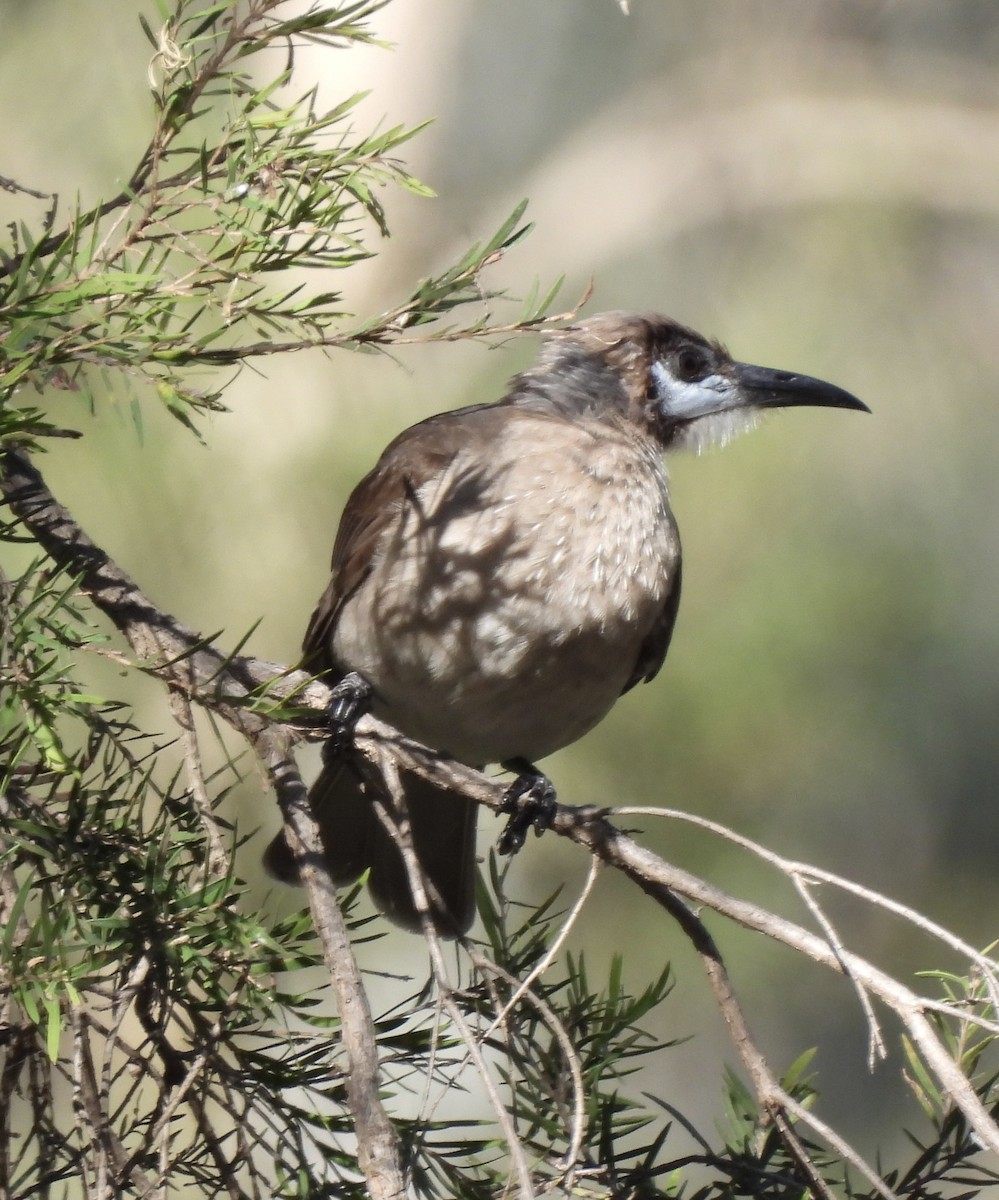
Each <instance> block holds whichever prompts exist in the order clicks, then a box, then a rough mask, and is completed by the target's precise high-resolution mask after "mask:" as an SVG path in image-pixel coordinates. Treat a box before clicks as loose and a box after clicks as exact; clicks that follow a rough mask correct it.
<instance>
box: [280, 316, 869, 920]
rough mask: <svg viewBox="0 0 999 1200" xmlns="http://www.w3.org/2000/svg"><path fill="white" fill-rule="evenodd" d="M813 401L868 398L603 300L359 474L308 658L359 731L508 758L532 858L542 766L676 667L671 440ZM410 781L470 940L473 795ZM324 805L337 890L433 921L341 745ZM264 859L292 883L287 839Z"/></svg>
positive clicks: (416, 842) (702, 439) (696, 442)
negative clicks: (359, 720)
mask: <svg viewBox="0 0 999 1200" xmlns="http://www.w3.org/2000/svg"><path fill="white" fill-rule="evenodd" d="M806 405H811V406H819V407H828V408H842V409H854V410H859V411H864V412H869V411H870V410H869V409H868V408H867V406H866V405H865V404H864V403H862V402H861V401H860V400H858V399H857V398H856V397H855V396H854V395H852V394H851V393H850V392H847V391H845V390H843V389H842V388H840V387H837V386H835V385H834V384H831V383H826V382H824V381H822V380H820V379H816V378H813V377H811V376H809V375H802V374H798V373H795V372H791V371H784V370H775V369H772V368H767V367H759V366H753V365H751V364H749V363H744V362H739V361H736V360H735V359H733V358H732V357H731V355H730V354H729V353H728V351H727V350H726V349H725V348H724V347H723V346H722V345H721V343H719V342H718V341H714V340H711V339H709V338H706V337H704V336H703V335H701V334H699V333H697V332H695V331H694V330H692V329H689V328H687V327H685V326H683V325H682V324H680V323H678V322H677V321H674V320H672V319H670V318H668V317H663V316H659V315H656V314H646V313H637V312H605V313H600V314H598V315H595V316H591V317H588V318H585V319H582V320H577V321H574V322H573V323H571V324H568V325H563V326H561V327H557V328H555V329H553V330H551V331H549V332H548V333H547V335H546V336H545V337H544V339H543V341H542V344H541V348H540V351H539V353H538V357H537V360H536V362H535V363H534V365H533V366H531V367H530V368H528V369H527V370H525V371H524V372H522V373H521V374H519V375H516V376H515V377H514V378H513V379H512V380H511V382H510V385H509V390H508V391H507V392H506V394H505V395H504V396H503V397H502V398H501V399H500V400H498V401H496V402H494V403H486V404H474V405H472V406H470V407H466V408H459V409H457V410H454V411H449V412H442V413H438V414H437V415H435V416H431V417H430V418H428V419H427V420H423V421H420V422H419V423H418V424H415V425H413V426H411V427H410V428H408V429H405V430H404V431H403V432H402V433H400V434H399V435H398V436H397V437H396V438H395V439H394V441H392V442H391V443H390V444H389V445H388V447H387V448H386V449H385V451H384V452H383V454H382V455H381V457H380V459H379V460H378V462H377V464H376V465H375V467H374V468H373V470H371V471H370V473H369V474H368V475H366V476H365V477H364V478H363V479H362V480H361V482H360V483H359V484H358V485H357V487H356V488H355V490H354V491H353V493H352V494H351V496H350V498H349V500H348V501H347V504H346V507H345V509H344V511H343V515H342V518H341V521H340V525H339V529H338V532H337V535H336V540H335V543H334V547H333V558H332V572H331V577H330V582H329V586H328V587H327V588H326V590H325V592H324V593H323V595H322V597H321V598H320V600H319V603H318V605H317V607H316V609H315V612H314V613H313V615H312V619H311V621H310V622H309V625H308V629H307V632H306V635H305V641H304V658H303V664H304V665H305V666H306V667H307V669H309V670H311V671H313V672H315V673H317V674H321V675H322V676H323V677H324V678H325V679H326V680H327V681H329V682H330V683H332V684H334V685H335V687H334V696H335V697H336V700H335V705H337V706H339V707H338V708H337V711H338V712H339V713H340V715H341V716H345V718H347V723H348V725H349V722H350V720H351V719H353V717H356V715H357V713H359V712H361V711H366V710H369V709H370V711H372V712H373V713H374V714H375V715H376V716H378V717H380V718H381V719H383V720H384V721H386V722H388V723H389V724H390V725H392V726H393V727H395V728H396V729H397V730H399V731H400V732H401V733H402V734H404V735H405V736H407V737H409V738H411V739H413V740H415V741H417V742H420V743H422V744H423V745H425V746H427V747H430V748H431V749H433V750H436V751H439V752H440V753H442V754H443V755H447V756H449V757H451V758H453V759H456V760H458V761H460V762H462V763H465V764H468V765H471V766H476V767H484V766H485V765H486V764H493V763H498V764H502V765H503V766H505V767H506V768H508V769H510V770H512V771H514V772H515V773H516V774H517V779H516V780H515V781H514V783H513V784H512V785H511V786H510V789H509V790H508V792H507V804H506V805H505V807H507V809H508V811H509V812H510V813H511V816H510V821H509V823H508V825H507V828H506V830H505V831H504V834H503V836H502V837H501V839H500V843H499V849H500V850H501V851H505V852H513V851H516V850H518V849H519V848H520V845H521V844H522V842H523V840H524V836H525V833H526V832H527V830H528V829H529V828H530V827H531V825H532V824H533V825H535V827H536V829H537V831H538V832H539V833H540V832H541V829H542V828H543V827H544V826H545V824H546V823H547V822H548V820H549V819H550V817H551V813H552V810H553V807H554V798H555V793H554V789H553V787H552V785H551V783H550V781H549V780H548V779H547V777H546V776H545V775H544V774H543V773H542V772H541V771H540V770H539V769H538V768H537V766H536V765H535V764H536V762H537V760H539V759H543V758H544V757H546V756H547V755H549V754H551V753H553V752H554V751H555V750H558V749H561V748H562V747H564V746H568V745H570V744H571V743H573V742H575V741H577V740H578V739H579V738H581V737H582V736H583V735H584V734H586V733H587V732H588V731H589V730H591V729H592V728H593V727H594V726H595V725H596V724H598V722H600V721H601V720H602V719H603V718H604V717H605V716H606V715H607V713H608V712H609V711H610V709H611V708H612V707H613V705H614V704H615V702H616V701H617V699H618V697H619V696H621V695H622V694H623V693H625V692H627V691H629V689H631V688H632V687H634V686H635V685H636V684H638V683H640V682H648V681H650V680H652V679H653V678H654V677H655V676H656V675H657V674H658V673H659V670H660V668H661V667H662V665H663V662H664V660H665V658H666V653H667V650H668V649H669V645H670V639H671V637H672V634H673V628H674V624H675V621H676V616H677V609H678V606H679V601H680V585H681V549H680V536H679V532H678V530H677V524H676V520H675V519H674V516H673V513H672V510H671V508H670V492H669V482H668V476H667V472H666V468H665V464H664V456H665V454H666V453H667V452H670V451H673V450H677V449H681V448H684V447H686V448H693V449H695V450H700V449H703V448H704V447H706V446H707V445H710V444H715V443H721V444H724V443H725V442H727V441H728V440H729V439H730V438H731V437H732V436H734V435H735V434H736V433H738V432H739V431H740V430H742V429H744V428H748V427H751V426H752V425H753V424H754V423H755V422H756V421H757V420H758V419H759V417H760V416H761V414H764V413H765V412H766V411H767V410H769V409H776V408H786V407H792V406H806ZM348 714H350V716H348ZM334 740H336V739H334ZM348 740H349V738H348ZM403 783H404V791H405V797H406V805H407V810H408V813H409V817H410V822H411V829H412V838H413V848H414V850H415V853H416V856H417V859H418V860H419V863H420V866H421V868H422V872H423V875H424V878H425V879H426V881H427V883H428V885H429V886H428V887H427V889H426V890H427V894H428V897H429V911H428V912H427V913H426V916H427V918H428V919H429V920H430V921H431V923H432V925H433V926H434V927H435V928H436V930H437V931H438V933H441V934H443V935H444V936H448V937H460V936H461V935H462V934H464V933H465V932H467V930H468V929H469V928H470V926H471V924H472V922H473V920H474V917H475V912H476V909H475V892H474V887H475V867H476V858H475V853H476V813H477V806H476V805H475V804H474V803H473V802H472V801H470V800H468V799H467V798H466V797H464V796H462V795H461V794H459V793H455V792H450V791H445V790H442V789H440V788H436V787H434V786H433V785H431V784H430V783H428V782H426V781H424V780H423V779H421V778H419V777H417V776H415V775H405V776H404V778H403ZM310 802H311V806H312V809H313V812H314V815H315V817H316V820H317V823H318V825H319V830H320V833H321V837H322V844H323V850H324V855H325V857H326V860H327V864H328V866H329V868H330V873H331V876H332V879H333V881H334V883H335V884H337V885H338V886H340V885H345V884H347V883H351V882H353V881H355V880H357V879H358V878H359V877H360V876H361V875H362V874H363V873H364V872H365V871H368V873H369V875H368V884H369V888H370V891H371V893H372V896H373V899H374V901H375V904H376V906H377V907H378V908H379V909H380V910H381V911H382V912H384V913H385V914H386V915H387V916H388V917H389V918H390V919H391V920H392V921H394V922H395V923H396V924H398V925H401V926H402V927H403V928H406V929H409V930H413V931H419V930H420V929H421V928H423V920H424V918H423V917H422V916H421V913H420V911H419V909H418V906H417V905H416V902H415V901H414V899H413V896H412V894H411V889H410V883H409V876H408V874H407V872H406V869H405V865H404V863H403V860H402V857H401V852H400V851H399V849H398V847H397V845H396V843H395V841H394V840H393V839H392V837H391V836H390V834H389V833H387V832H386V831H385V829H384V828H383V826H382V825H381V824H380V822H379V821H378V819H377V817H376V815H375V811H374V808H373V806H372V803H371V799H370V796H369V795H367V794H365V789H364V787H363V786H362V784H361V783H360V780H359V777H358V774H357V773H356V771H355V770H352V769H351V765H350V755H349V753H346V754H345V753H344V752H343V745H342V739H340V744H338V746H337V748H336V750H335V752H332V753H329V754H327V755H326V757H325V762H324V766H323V768H322V770H321V773H320V775H319V778H318V780H317V781H316V783H315V784H314V785H313V787H312V789H311V791H310ZM265 866H266V868H267V870H268V871H269V872H270V874H271V875H272V876H273V877H275V878H277V879H279V880H284V881H287V882H297V881H298V879H299V874H300V864H299V863H298V861H297V860H296V858H295V855H294V854H293V852H292V851H291V849H290V847H289V845H288V843H287V841H286V840H285V837H284V834H283V833H281V834H278V835H277V837H276V838H275V839H274V840H273V841H272V842H271V844H270V846H269V847H268V850H267V852H266V854H265Z"/></svg>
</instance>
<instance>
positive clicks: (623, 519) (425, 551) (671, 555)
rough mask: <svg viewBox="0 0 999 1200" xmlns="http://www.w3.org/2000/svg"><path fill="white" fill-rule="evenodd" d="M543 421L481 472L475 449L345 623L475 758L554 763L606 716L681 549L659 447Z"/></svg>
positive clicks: (417, 510) (418, 707) (382, 672)
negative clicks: (555, 755) (552, 757)
mask: <svg viewBox="0 0 999 1200" xmlns="http://www.w3.org/2000/svg"><path fill="white" fill-rule="evenodd" d="M531 426H532V423H531V422H529V421H528V422H519V423H517V431H515V433H514V434H513V435H512V436H511V439H510V441H508V442H507V443H506V444H505V445H504V446H502V447H498V448H497V454H496V456H495V457H494V458H493V459H491V460H490V461H489V462H488V463H487V464H486V465H484V466H481V465H480V469H479V470H478V472H477V477H476V478H475V480H474V484H473V482H472V479H471V477H472V475H474V474H476V472H473V471H471V469H470V466H469V464H468V463H466V462H463V461H462V458H461V455H458V456H456V458H455V461H454V462H453V463H452V464H451V466H450V467H449V469H448V470H447V471H446V472H444V473H442V475H441V476H439V477H438V478H436V479H434V480H433V481H432V482H431V483H430V484H428V485H427V486H426V487H425V488H423V489H422V490H421V491H420V492H419V494H418V495H417V496H416V497H415V499H414V501H413V503H411V504H410V506H409V508H408V510H407V511H406V512H405V513H404V514H403V519H402V520H401V521H400V522H399V523H398V524H397V525H396V527H395V530H394V532H393V533H392V535H391V539H390V540H387V541H386V543H385V544H384V545H383V546H381V547H380V549H379V553H378V555H377V556H376V562H375V565H374V567H373V569H372V572H371V574H370V576H369V578H368V579H367V580H366V582H365V584H364V586H363V587H361V588H360V589H358V592H357V593H356V595H355V596H353V597H352V598H351V600H350V601H349V602H348V603H347V604H346V605H345V607H344V611H343V615H342V617H341V620H340V624H339V627H338V630H337V634H336V643H335V644H336V652H337V657H338V659H339V660H340V661H342V662H343V663H345V664H346V665H349V666H350V667H352V668H353V669H355V670H359V671H360V672H361V673H362V674H364V675H365V676H366V677H367V678H368V679H369V680H370V681H371V683H372V685H373V686H374V688H375V691H376V693H377V695H378V696H379V697H380V698H381V707H382V711H383V712H384V715H385V716H386V718H387V719H388V720H389V721H391V722H392V723H394V724H395V725H397V726H398V727H399V728H400V729H402V730H403V731H404V732H405V733H407V734H409V735H410V736H412V737H414V738H417V739H418V740H420V741H423V742H425V743H427V744H429V745H432V746H435V747H437V748H439V749H442V750H446V751H448V752H449V753H452V754H454V755H455V756H457V757H459V758H463V759H465V760H466V761H469V762H479V763H481V762H496V761H502V760H503V759H506V758H510V757H515V756H524V757H527V758H540V757H543V756H544V755H545V754H548V753H551V752H552V751H553V750H555V749H557V748H559V747H560V746H563V745H567V744H568V743H570V742H572V741H574V740H575V739H576V738H578V737H580V736H581V735H582V734H583V733H585V732H586V731H587V730H588V729H590V728H592V726H593V725H595V724H596V723H597V722H598V721H599V720H600V719H601V718H602V717H603V716H604V715H605V714H606V713H607V711H608V710H609V709H610V708H611V706H612V705H613V703H614V701H615V700H616V699H617V697H618V696H619V695H620V693H621V691H622V689H623V688H624V686H625V685H626V683H627V681H628V680H629V678H630V676H631V674H632V672H633V670H634V668H635V664H636V662H637V659H638V655H639V652H640V649H641V646H642V643H643V641H644V639H645V638H646V636H647V635H648V632H649V630H650V628H651V627H652V626H653V624H654V623H655V621H656V620H657V618H658V616H659V614H660V613H661V612H662V609H663V606H664V604H665V602H666V598H667V596H668V593H669V590H670V588H671V586H672V580H673V576H674V573H675V570H676V566H677V563H678V561H679V543H678V539H677V534H676V528H675V525H674V522H673V518H672V515H671V513H670V510H669V502H668V494H667V486H666V477H665V473H664V470H663V467H662V464H661V462H660V460H659V458H658V456H657V455H656V453H655V452H654V450H653V448H652V447H650V446H649V445H647V443H646V442H645V441H644V440H639V439H637V438H636V437H635V436H634V435H633V434H628V433H627V432H621V433H618V432H617V431H611V435H610V436H608V434H607V433H606V432H605V431H604V430H602V429H601V430H598V431H597V432H598V433H600V435H601V437H600V439H599V441H598V440H597V439H595V437H594V434H593V431H591V430H586V429H583V430H580V429H578V428H576V427H575V426H571V425H570V426H567V427H566V429H565V430H563V429H562V427H558V428H557V429H556V432H559V433H561V434H563V436H561V437H560V438H558V439H556V438H554V437H553V436H551V433H550V430H543V431H542V432H545V433H548V434H549V436H548V438H547V439H545V438H544V437H539V436H538V431H537V430H533V429H532V427H531ZM532 433H533V434H534V436H531V435H532Z"/></svg>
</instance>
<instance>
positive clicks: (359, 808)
mask: <svg viewBox="0 0 999 1200" xmlns="http://www.w3.org/2000/svg"><path fill="white" fill-rule="evenodd" d="M400 778H401V780H402V784H403V787H404V789H405V793H406V807H407V809H408V812H409V821H410V826H411V828H412V835H413V848H414V850H415V851H416V857H417V858H418V859H419V861H420V865H421V867H422V868H423V874H424V877H425V881H426V891H427V893H428V903H429V906H430V916H431V919H432V920H433V922H434V925H435V926H436V928H437V931H438V933H440V934H441V935H442V936H444V937H457V936H459V935H460V934H462V933H464V932H465V931H466V930H467V929H468V928H469V926H470V925H471V924H472V921H473V920H474V919H475V826H476V814H477V807H478V806H477V805H475V804H474V803H472V802H471V801H470V800H468V799H466V798H465V797H464V796H462V795H459V794H458V793H456V792H449V791H445V790H443V789H441V788H438V787H435V786H434V785H432V784H430V783H428V782H427V781H426V780H425V779H421V778H419V777H418V776H416V775H409V774H406V773H404V772H400ZM309 802H310V804H311V805H312V812H313V815H314V816H315V818H316V822H317V823H318V825H319V832H320V835H321V837H322V842H323V849H324V852H325V857H326V863H327V866H328V868H329V871H330V875H331V877H332V880H333V882H334V884H336V885H337V886H338V887H341V886H343V885H345V884H349V883H353V882H354V881H355V880H356V879H358V878H359V877H360V876H361V875H362V874H363V873H364V871H365V870H370V874H369V877H368V884H369V887H370V889H371V895H372V897H373V898H374V901H375V904H376V905H377V906H378V908H379V909H381V911H382V912H384V913H385V915H386V916H387V917H389V918H390V919H391V920H392V921H394V922H395V923H396V924H397V925H401V926H402V927H403V928H404V929H409V930H411V931H412V932H414V933H419V932H420V931H421V929H422V926H421V924H420V916H419V913H418V912H417V910H416V906H415V904H414V903H413V895H412V892H411V890H410V886H409V876H408V874H407V872H406V867H405V864H404V862H403V859H402V853H401V852H400V850H399V848H398V846H397V845H396V844H395V842H394V841H393V840H392V838H391V836H390V835H389V834H388V832H387V831H386V830H385V829H384V827H383V826H382V824H381V822H380V821H379V820H378V817H377V815H376V813H375V810H374V807H373V805H372V803H371V798H370V797H369V796H368V795H365V794H364V793H363V792H362V791H361V787H360V783H359V781H358V779H357V778H356V776H355V775H354V773H353V772H352V771H351V770H350V769H349V768H348V767H346V766H345V765H344V764H343V763H337V762H334V763H330V764H328V765H326V766H324V767H323V769H322V773H321V774H320V776H319V778H318V779H317V780H316V782H315V783H314V784H313V785H312V788H311V790H310V792H309ZM264 866H265V868H266V869H267V871H268V873H269V874H270V875H272V876H273V877H274V878H275V879H279V880H281V881H282V882H284V883H298V882H299V869H298V863H297V862H296V860H295V857H294V855H293V854H292V852H291V847H290V846H289V845H288V843H287V841H286V840H285V836H284V834H283V833H279V834H278V835H277V837H276V838H274V840H273V841H272V842H271V844H270V845H269V846H268V847H267V850H266V851H265V853H264Z"/></svg>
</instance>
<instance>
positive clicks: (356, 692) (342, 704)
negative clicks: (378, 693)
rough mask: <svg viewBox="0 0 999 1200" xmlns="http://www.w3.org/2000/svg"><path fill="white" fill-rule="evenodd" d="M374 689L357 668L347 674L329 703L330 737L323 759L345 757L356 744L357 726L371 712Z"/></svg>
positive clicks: (324, 749) (325, 743) (326, 743)
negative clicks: (359, 673) (355, 730)
mask: <svg viewBox="0 0 999 1200" xmlns="http://www.w3.org/2000/svg"><path fill="white" fill-rule="evenodd" d="M373 695H374V691H373V689H372V687H371V684H370V683H368V681H367V680H366V679H365V678H364V677H363V676H362V675H358V673H357V672H356V671H350V672H348V673H347V674H346V675H344V677H343V679H341V680H340V681H339V682H338V683H337V684H336V685H335V686H334V688H333V694H332V696H331V698H330V702H329V704H328V705H327V706H326V720H327V722H328V724H329V737H328V738H327V739H326V741H325V742H324V743H323V761H324V762H327V763H328V762H331V761H332V760H333V759H335V758H340V757H342V756H343V755H344V754H345V753H346V752H347V751H348V750H349V749H350V748H351V746H352V745H353V744H354V728H355V726H356V725H357V722H358V721H359V720H360V719H361V717H363V716H364V715H365V714H366V713H368V712H370V711H371V700H372V697H373Z"/></svg>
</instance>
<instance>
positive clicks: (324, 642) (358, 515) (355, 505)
mask: <svg viewBox="0 0 999 1200" xmlns="http://www.w3.org/2000/svg"><path fill="white" fill-rule="evenodd" d="M495 413H496V408H495V406H494V405H486V404H483V405H473V406H472V407H470V408H464V409H458V410H457V411H455V412H446V413H438V414H437V415H436V416H433V417H429V418H428V419H427V420H425V421H420V422H419V423H418V424H416V425H413V426H411V427H410V428H409V429H406V430H404V431H403V432H402V433H400V434H399V436H398V437H397V438H396V439H395V440H394V441H392V442H390V443H389V445H388V446H387V447H386V449H385V451H384V453H383V454H382V456H381V458H380V459H379V460H378V462H377V464H376V465H375V467H374V468H373V469H372V470H371V471H370V472H369V473H368V474H367V475H366V476H365V477H364V478H363V479H362V480H361V482H360V483H359V484H358V485H357V487H356V488H355V489H354V491H353V492H352V493H351V495H350V498H349V499H348V501H347V504H346V507H345V508H344V510H343V516H342V517H341V518H340V527H339V529H338V530H337V535H336V540H335V541H334V543H333V560H332V564H331V569H332V574H331V576H330V581H329V584H328V585H327V588H326V591H325V592H324V593H323V594H322V596H321V597H320V600H319V603H318V604H317V605H316V610H315V612H314V613H313V614H312V618H311V620H310V621H309V627H308V629H307V630H306V632H305V640H304V643H303V650H304V665H305V667H306V669H307V670H311V671H317V672H318V671H323V670H333V671H337V670H338V669H339V668H338V664H336V663H335V662H333V661H331V659H330V647H331V646H332V644H333V633H334V631H335V629H336V625H337V621H338V620H339V618H340V612H341V610H342V608H343V605H344V603H345V602H346V601H347V600H348V599H349V597H350V596H352V595H353V593H354V592H355V591H356V590H357V588H359V587H360V586H361V584H362V583H363V582H364V579H365V578H366V577H367V575H368V573H369V572H370V570H371V567H372V561H373V557H374V555H375V553H376V551H377V548H378V545H379V543H380V541H381V540H382V537H383V536H384V535H385V533H386V531H387V530H389V529H390V528H391V527H392V526H393V525H394V524H395V523H396V522H397V521H399V520H400V518H401V515H402V513H403V511H404V509H405V506H406V505H407V504H408V503H412V502H413V501H414V497H415V495H416V493H417V492H418V491H419V490H420V488H421V487H423V485H424V484H426V483H427V482H428V481H429V480H431V479H433V478H435V477H436V476H439V475H440V474H441V473H443V472H444V471H446V470H447V469H448V467H449V466H450V465H451V464H452V462H453V461H454V458H455V455H456V454H457V453H458V452H459V451H460V450H461V448H462V446H463V445H464V444H465V443H466V441H467V439H468V436H469V432H468V424H467V422H468V419H469V417H470V416H472V415H473V414H475V416H474V418H473V419H474V420H475V421H476V423H478V422H484V423H485V424H487V425H488V424H489V423H490V422H497V417H496V416H495ZM479 414H482V415H481V416H480V415H479ZM459 418H460V419H459ZM499 420H502V418H499ZM487 444H488V443H487Z"/></svg>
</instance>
